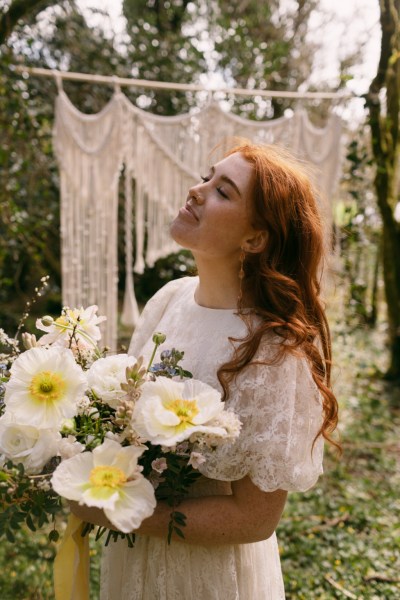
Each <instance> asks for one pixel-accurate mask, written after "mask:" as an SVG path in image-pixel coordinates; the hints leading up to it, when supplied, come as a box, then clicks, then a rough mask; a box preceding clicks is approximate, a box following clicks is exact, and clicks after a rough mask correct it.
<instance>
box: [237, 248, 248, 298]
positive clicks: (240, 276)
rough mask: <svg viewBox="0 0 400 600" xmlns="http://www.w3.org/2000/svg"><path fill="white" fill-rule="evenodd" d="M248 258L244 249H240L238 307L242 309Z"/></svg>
mask: <svg viewBox="0 0 400 600" xmlns="http://www.w3.org/2000/svg"><path fill="white" fill-rule="evenodd" d="M245 258H246V253H245V251H244V250H243V248H241V249H240V256H239V263H240V269H239V295H238V300H237V302H238V307H239V308H240V305H241V302H242V300H243V279H244V277H245V272H244V261H245Z"/></svg>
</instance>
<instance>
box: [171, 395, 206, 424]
mask: <svg viewBox="0 0 400 600" xmlns="http://www.w3.org/2000/svg"><path fill="white" fill-rule="evenodd" d="M164 406H165V408H166V409H167V410H172V412H173V413H175V414H176V416H177V417H179V419H180V424H179V425H178V427H179V428H181V429H184V428H185V427H186V426H187V425H192V422H193V419H194V417H195V416H196V415H197V414H198V412H199V409H198V408H197V402H196V400H184V399H183V398H177V399H176V400H171V402H167V404H165V405H164Z"/></svg>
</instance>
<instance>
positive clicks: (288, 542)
mask: <svg viewBox="0 0 400 600" xmlns="http://www.w3.org/2000/svg"><path fill="white" fill-rule="evenodd" d="M335 333H336V336H335ZM334 338H335V356H336V360H337V363H338V364H337V367H336V371H335V378H336V385H335V388H336V392H337V394H338V397H339V400H340V405H341V426H340V429H341V438H342V444H343V455H342V457H341V458H340V459H337V458H335V457H334V455H333V452H332V451H329V450H328V451H327V453H326V460H325V475H324V477H322V478H321V480H320V482H319V483H318V485H317V486H316V487H315V488H314V489H313V490H310V491H309V492H307V493H305V494H292V495H290V496H289V501H288V504H287V507H286V510H285V513H284V516H283V519H282V521H281V523H280V525H279V528H278V537H279V541H280V548H281V559H282V566H283V571H284V577H285V586H286V593H287V600H292V599H293V600H294V599H296V600H302V599H304V600H309V599H315V600H325V599H326V600H328V599H331V598H346V597H347V598H357V599H360V600H361V599H362V600H378V599H384V600H397V598H400V576H399V572H400V524H399V515H400V495H399V489H400V487H399V486H400V469H399V463H400V441H399V424H400V411H399V409H398V408H397V409H395V408H393V405H394V404H395V403H396V402H397V406H399V401H398V397H399V392H400V390H399V389H398V388H391V387H390V386H389V385H387V384H385V383H384V382H383V381H382V380H380V379H379V378H377V377H376V375H377V373H379V372H380V370H381V369H382V368H384V364H383V359H384V357H385V354H384V349H383V347H382V340H383V339H384V332H381V331H379V330H378V331H375V332H373V333H371V332H369V331H368V330H365V331H362V330H357V331H355V332H354V333H353V334H352V335H351V336H348V335H342V334H341V333H340V328H336V332H335V331H334Z"/></svg>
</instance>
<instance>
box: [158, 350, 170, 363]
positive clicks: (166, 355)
mask: <svg viewBox="0 0 400 600" xmlns="http://www.w3.org/2000/svg"><path fill="white" fill-rule="evenodd" d="M170 357H171V350H163V351H162V352H161V354H160V358H161V360H162V361H164V360H167V359H168V358H170Z"/></svg>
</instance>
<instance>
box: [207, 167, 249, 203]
mask: <svg viewBox="0 0 400 600" xmlns="http://www.w3.org/2000/svg"><path fill="white" fill-rule="evenodd" d="M210 170H211V173H212V174H213V175H214V174H215V167H210ZM220 178H221V179H222V181H225V182H226V183H229V185H231V186H232V187H233V189H234V190H235V191H236V193H237V194H238V196H240V198H241V197H242V194H241V193H240V190H239V188H238V186H237V185H236V183H235V182H234V181H232V179H231V178H230V177H228V176H227V175H220Z"/></svg>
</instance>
